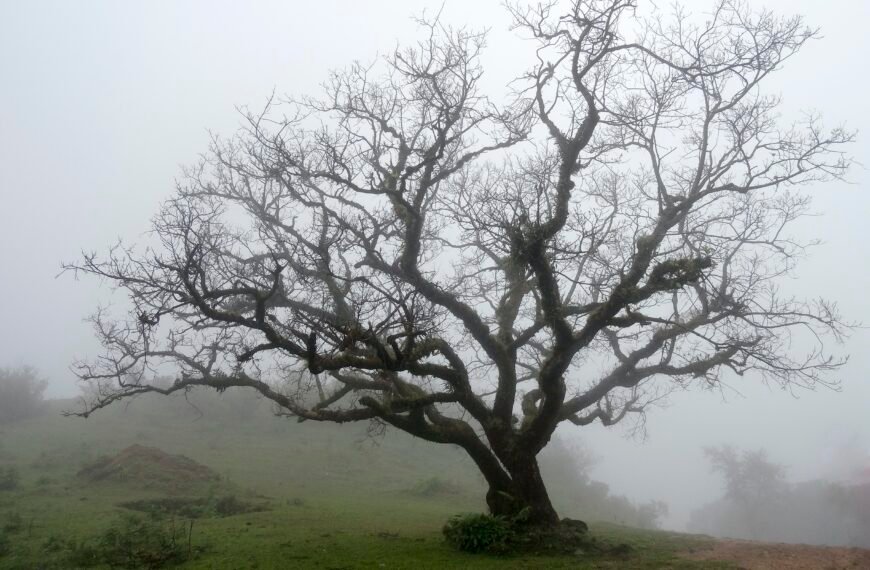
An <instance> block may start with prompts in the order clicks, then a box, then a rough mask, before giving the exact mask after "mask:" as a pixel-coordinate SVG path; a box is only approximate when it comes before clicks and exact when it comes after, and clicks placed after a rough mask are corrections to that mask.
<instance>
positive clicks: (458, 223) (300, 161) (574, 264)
mask: <svg viewBox="0 0 870 570" xmlns="http://www.w3.org/2000/svg"><path fill="white" fill-rule="evenodd" d="M634 4H635V2H634V1H633V0H574V1H573V2H568V3H558V2H552V3H548V4H543V5H534V6H530V7H526V6H510V7H509V10H510V11H511V14H512V15H513V18H514V22H515V27H516V30H517V31H518V33H520V34H522V35H524V36H526V37H527V39H528V42H529V44H528V45H530V53H531V54H532V55H533V56H534V61H536V62H537V63H536V64H535V65H534V66H533V67H532V68H531V69H530V70H528V71H526V72H525V73H523V74H522V75H520V76H519V77H518V78H517V80H516V81H515V82H514V83H512V84H511V87H510V94H509V96H508V97H501V98H499V99H496V98H492V97H487V96H486V95H485V94H484V93H483V88H482V77H483V69H482V68H481V65H480V54H481V50H482V49H483V47H484V35H483V34H480V33H475V32H471V31H468V30H466V29H454V28H450V27H448V26H446V25H444V24H443V23H441V22H438V21H428V22H422V29H423V31H424V37H423V39H422V40H421V41H420V42H419V43H417V44H416V45H414V46H413V47H410V48H405V49H398V50H397V51H395V53H393V54H391V56H389V57H387V58H385V59H384V60H383V61H379V62H378V63H376V64H374V65H372V66H370V67H366V66H362V65H353V66H351V67H350V68H348V69H346V70H344V71H340V72H337V73H334V74H332V75H331V76H330V78H329V80H328V83H327V86H326V91H325V95H324V96H322V97H321V98H316V99H314V98H305V99H293V100H286V101H278V100H276V99H274V98H273V100H272V101H270V103H269V105H268V106H267V107H266V108H265V110H264V111H263V112H261V113H248V114H247V115H246V119H247V121H246V123H245V125H246V126H245V128H243V129H242V130H241V132H239V133H238V135H237V136H234V137H233V138H231V139H230V140H223V139H219V138H215V139H214V142H213V145H212V147H211V149H210V151H209V153H208V154H207V156H206V157H205V158H204V159H203V160H202V162H201V163H200V164H198V165H196V166H195V167H193V168H190V169H189V170H188V171H187V172H186V173H185V174H186V176H185V177H184V179H183V181H182V182H181V183H180V184H179V185H178V188H177V192H176V194H175V195H174V197H173V198H171V199H169V200H168V201H166V202H165V204H164V205H163V207H162V209H161V210H160V212H159V214H158V215H157V216H156V218H155V221H154V236H155V240H156V241H157V242H158V243H155V244H152V245H151V246H150V247H140V248H136V247H126V246H123V245H119V246H116V247H115V248H113V249H112V250H111V251H110V252H109V253H108V254H107V255H105V256H98V255H85V256H84V259H83V260H82V261H81V262H79V263H76V264H73V266H71V267H72V268H74V269H76V270H79V271H84V272H85V273H90V274H94V275H97V276H100V277H103V278H105V279H107V280H109V281H110V282H112V283H113V284H115V285H116V286H118V287H119V288H121V289H122V290H124V291H125V292H126V294H127V295H128V296H129V300H130V302H131V312H130V314H129V317H128V318H127V319H121V320H116V319H112V318H110V317H109V316H108V315H105V314H98V315H97V316H96V317H95V318H94V323H95V327H96V331H97V334H98V336H99V339H100V340H101V341H102V343H103V345H104V347H105V353H104V354H103V355H102V356H101V357H100V358H98V359H96V360H94V361H91V362H87V363H82V364H80V365H79V372H80V375H81V377H82V378H84V379H87V380H90V381H91V382H92V384H93V385H94V387H95V388H94V389H93V390H92V391H91V392H90V394H91V395H92V399H90V400H89V401H88V402H87V407H86V409H85V411H84V412H83V415H87V414H89V413H91V412H93V411H94V410H96V409H98V408H102V407H104V406H107V405H110V404H111V403H112V402H115V401H118V400H121V399H124V398H128V397H131V396H135V395H138V394H143V393H147V392H157V393H161V394H170V393H173V392H179V391H187V390H190V389H192V388H194V387H210V388H214V389H217V390H219V391H220V390H224V389H226V388H228V387H250V388H251V389H253V390H256V391H258V392H259V393H260V394H262V395H263V396H265V397H266V398H268V399H270V400H272V401H273V402H274V403H275V404H276V405H277V407H278V408H279V409H280V410H281V412H282V413H286V414H288V415H292V416H296V417H298V418H299V419H300V420H310V421H332V422H349V421H374V422H378V423H380V424H383V425H389V426H393V427H395V428H398V429H400V430H404V431H406V432H408V433H411V434H413V435H415V436H417V437H420V438H423V439H425V440H428V441H431V442H436V443H445V444H452V445H456V446H459V447H461V448H462V449H464V450H465V451H466V452H467V453H468V454H469V455H470V456H471V458H472V459H473V460H474V461H475V463H476V465H477V466H478V467H479V468H480V471H481V473H482V474H483V476H484V477H485V478H486V481H487V483H488V485H489V492H488V493H487V503H488V505H489V508H490V510H491V511H492V512H493V513H497V514H510V513H516V512H518V511H524V512H525V513H527V514H530V520H531V521H532V522H536V523H541V524H552V523H555V522H556V521H557V520H558V518H557V515H556V512H555V510H554V509H553V506H552V505H551V503H550V500H549V498H548V496H547V491H546V487H545V485H544V482H543V481H542V479H541V475H540V472H539V470H538V466H537V462H536V456H537V454H538V453H539V452H540V451H541V449H542V448H543V447H544V446H546V445H547V442H548V441H549V440H550V438H551V437H552V435H553V432H554V430H555V429H556V428H557V426H559V424H561V423H563V422H570V423H573V424H576V425H579V426H583V425H587V424H590V423H592V422H595V421H600V422H602V423H604V424H606V425H611V424H614V423H617V422H619V421H620V420H622V419H624V418H626V417H640V416H642V414H643V413H644V410H645V409H646V408H647V407H648V406H649V405H650V404H651V403H653V402H655V401H656V400H658V399H660V398H662V397H664V396H666V395H667V393H668V392H669V391H671V390H673V389H675V388H677V387H685V386H689V385H700V386H708V387H709V386H716V385H717V383H718V382H719V378H720V375H721V374H722V373H723V372H725V371H730V373H736V374H740V375H743V374H748V375H751V376H752V377H753V378H760V377H764V378H766V379H767V380H768V381H774V382H778V383H781V384H782V385H784V386H813V385H817V384H819V383H829V382H830V380H829V379H828V378H827V376H826V373H827V372H828V371H830V370H832V369H834V368H836V367H837V366H839V365H840V364H841V361H839V360H836V359H833V358H832V357H830V356H829V355H828V353H827V352H826V351H825V350H824V346H823V343H822V341H823V339H825V338H835V339H836V338H838V337H839V335H841V334H842V333H843V332H844V329H845V328H846V325H844V323H843V322H842V321H841V319H840V317H839V316H838V315H837V313H836V310H835V307H834V306H833V305H831V304H829V303H826V302H824V301H821V300H818V301H806V302H805V301H801V300H796V299H792V298H789V297H787V296H784V295H782V294H781V293H780V292H779V291H778V289H777V281H778V279H779V278H780V277H781V276H783V275H784V274H787V273H788V272H789V271H790V270H791V269H792V266H793V263H794V261H795V259H796V258H798V257H799V256H800V254H801V253H802V252H803V251H804V248H805V247H806V245H808V244H804V243H799V242H798V241H795V240H794V239H792V237H790V234H789V233H788V225H789V223H790V222H792V221H793V220H795V219H796V218H798V217H799V216H801V215H802V214H803V213H805V211H806V208H807V204H808V201H807V198H806V197H805V195H803V194H800V193H797V192H796V191H795V189H796V187H799V186H805V185H808V184H813V183H817V182H821V181H825V180H830V179H832V178H838V177H841V176H842V175H843V174H844V172H845V170H846V168H847V167H848V162H849V159H848V157H846V156H845V155H844V154H843V153H844V150H845V147H844V145H845V144H847V143H849V142H850V140H851V138H852V135H851V134H850V133H849V132H847V131H844V130H842V129H832V130H826V129H824V128H823V127H822V126H821V125H820V123H819V121H818V119H817V117H815V116H811V115H807V116H805V117H804V118H803V119H802V120H800V121H798V122H796V123H794V124H790V125H783V124H780V120H779V118H778V116H777V107H778V104H779V99H778V97H776V96H773V95H769V94H766V93H765V91H764V90H763V86H764V85H765V82H766V80H767V79H768V78H769V76H770V75H771V74H772V73H773V72H775V71H777V70H778V69H780V67H781V66H782V65H783V63H784V62H786V60H788V59H789V58H791V57H792V56H793V55H794V54H795V53H796V52H797V51H798V50H799V49H801V48H802V47H803V46H804V44H805V43H807V42H808V41H809V40H811V39H812V38H813V37H814V36H815V31H814V30H812V29H809V28H807V27H806V26H805V25H804V24H803V23H802V21H801V19H800V18H779V17H776V16H774V15H772V14H770V13H765V12H761V13H759V12H753V11H752V10H750V9H748V7H747V6H745V5H744V4H743V3H741V2H739V1H738V0H720V1H719V2H718V3H717V4H715V5H714V6H713V7H712V8H711V9H710V10H709V11H706V12H704V13H703V14H700V15H698V16H697V17H696V16H694V15H692V14H690V13H688V12H687V11H682V10H680V9H677V10H675V11H672V12H669V13H668V14H666V15H665V14H659V13H653V15H652V16H650V17H645V16H641V15H640V14H638V12H637V11H636V7H635V6H634ZM167 365H171V366H174V370H175V371H176V372H177V377H176V379H175V381H174V383H170V384H166V383H156V384H155V383H153V382H151V383H149V382H150V380H149V379H151V378H153V377H154V376H155V374H156V372H155V371H157V370H160V369H163V370H165V366H167ZM161 367H164V368H161ZM638 415H640V416H638Z"/></svg>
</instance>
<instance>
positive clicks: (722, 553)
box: [686, 540, 870, 570]
mask: <svg viewBox="0 0 870 570" xmlns="http://www.w3.org/2000/svg"><path fill="white" fill-rule="evenodd" d="M686 558H689V559H691V560H724V561H729V562H734V563H735V564H737V565H738V567H739V568H742V569H745V570H841V569H849V570H855V569H862V570H865V569H870V550H865V549H863V548H845V547H833V546H811V545H807V544H782V543H767V542H754V541H750V540H716V541H715V542H713V543H712V545H711V547H710V548H704V549H697V550H694V551H692V552H690V553H689V554H687V555H686Z"/></svg>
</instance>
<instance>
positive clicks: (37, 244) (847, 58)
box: [0, 0, 870, 527]
mask: <svg viewBox="0 0 870 570" xmlns="http://www.w3.org/2000/svg"><path fill="white" fill-rule="evenodd" d="M657 1H658V2H659V3H660V4H661V3H663V0H657ZM643 3H644V0H641V4H643ZM750 3H751V4H752V5H754V6H758V7H762V6H766V7H770V8H772V9H774V10H775V11H777V12H779V13H782V14H790V13H800V14H803V15H805V16H806V17H807V21H808V22H809V23H810V24H812V25H814V26H820V27H821V28H822V33H823V35H824V36H825V37H824V39H823V40H822V41H819V42H814V43H812V44H811V45H809V46H808V47H807V48H806V49H805V50H804V51H803V52H802V53H801V54H799V56H798V57H797V58H796V59H794V60H792V61H791V62H790V64H789V65H788V66H787V68H786V69H785V70H784V71H783V72H782V73H780V74H779V75H778V77H777V79H776V80H775V81H776V89H779V90H780V91H781V92H782V94H783V95H784V97H785V100H786V105H787V106H786V108H787V109H788V110H789V112H795V111H797V110H800V109H817V110H820V111H822V112H823V114H824V116H825V118H826V122H827V123H828V124H831V125H834V124H839V123H846V124H847V125H848V126H849V127H850V128H854V129H858V130H859V141H858V143H857V144H856V145H855V146H854V147H853V154H854V156H855V157H856V158H858V160H859V161H863V162H865V163H867V164H868V165H870V160H868V155H870V152H868V150H870V143H868V141H870V138H868V135H867V133H870V111H868V103H867V100H868V95H870V83H868V79H867V73H868V71H870V66H868V63H867V60H868V58H870V35H868V34H867V33H866V30H865V27H866V23H867V22H868V21H870V1H868V0H826V1H825V2H819V1H815V0H813V1H811V0H800V1H795V0H792V1H789V0H754V1H751V2H750ZM686 4H687V5H688V6H690V7H692V8H693V9H697V10H702V9H703V8H705V7H706V6H708V2H707V1H706V0H688V1H687V2H686ZM440 6H441V0H431V1H430V0H404V1H399V0H378V1H377V2H375V1H369V2H354V1H349V0H345V1H339V0H320V1H318V2H298V1H297V2H278V1H274V2H268V1H248V2H230V1H220V2H218V1H199V2H193V1H178V2H170V1H148V2H146V1H139V2H132V1H128V2H116V1H109V0H106V1H96V0H93V1H89V2H81V1H79V2H74V1H64V0H61V1H56V2H45V1H39V0H18V1H14V0H0V272H2V273H0V276H2V279H0V307H2V309H3V311H2V317H0V366H4V365H5V366H8V365H18V364H32V365H34V366H37V367H38V368H39V369H40V370H41V371H42V372H43V373H44V374H45V375H46V376H47V377H49V378H50V379H51V381H52V386H51V393H52V394H53V395H70V394H72V393H74V391H75V385H74V381H73V378H72V375H71V374H70V373H69V372H68V366H69V364H70V362H72V361H73V360H74V359H75V358H76V357H81V356H87V355H89V354H90V355H93V354H95V352H96V349H97V345H96V343H95V341H94V340H93V337H92V335H91V332H90V329H89V327H88V326H87V325H86V324H85V323H84V322H83V318H84V317H85V316H86V315H87V314H88V313H90V312H91V311H92V310H93V309H94V307H96V305H97V304H99V303H105V302H107V300H108V298H109V295H108V289H107V288H106V287H102V288H100V286H99V284H98V283H96V282H94V281H93V280H85V281H81V282H76V281H74V280H73V279H72V278H71V277H70V276H68V275H66V276H61V277H60V278H55V275H56V274H57V273H58V272H59V266H60V263H61V261H70V260H74V259H76V258H77V257H78V256H79V252H80V251H81V250H82V249H85V250H97V251H101V250H105V248H106V246H107V245H109V244H110V243H111V242H113V241H115V240H116V239H117V238H119V237H122V238H124V239H127V240H132V241H135V240H137V239H139V238H140V237H141V235H142V233H143V232H145V231H146V230H147V229H148V224H149V219H150V217H151V215H152V214H153V213H155V212H156V210H157V207H158V205H159V202H160V200H161V198H163V197H166V196H168V195H169V194H170V193H171V192H172V189H173V181H174V178H175V177H176V176H177V175H178V174H179V169H180V166H181V165H183V164H185V163H191V162H193V161H195V160H196V158H197V156H198V153H200V152H202V151H204V150H205V149H206V146H207V141H208V133H207V130H209V129H210V130H213V131H214V132H217V133H223V134H230V133H232V132H233V131H234V130H235V128H236V126H237V125H238V124H239V116H238V114H237V113H236V112H235V111H234V108H235V107H236V106H239V105H250V106H252V107H257V106H259V105H261V104H262V102H263V101H264V99H265V97H266V96H267V95H268V94H269V93H271V91H272V90H273V89H275V90H276V91H277V92H278V93H293V94H315V93H316V92H317V89H318V84H319V83H320V82H321V81H323V80H324V79H325V78H326V74H327V71H328V70H329V69H331V68H336V67H342V66H344V65H346V64H348V63H350V62H351V61H352V60H354V59H361V60H363V61H370V60H371V59H372V58H374V57H375V56H376V54H377V53H384V52H386V51H389V50H390V49H391V48H392V47H393V46H394V45H395V42H396V41H397V40H405V41H407V40H408V39H411V38H413V37H414V35H415V32H416V28H415V25H414V23H413V22H412V21H411V19H410V17H411V16H413V15H417V14H419V13H420V12H421V11H422V10H423V9H424V8H426V7H428V9H429V10H430V11H437V10H438V9H439V7H440ZM443 18H444V20H445V21H446V22H448V23H453V24H457V25H461V24H468V25H470V26H472V27H489V28H491V29H492V35H491V36H490V38H491V39H490V48H489V50H488V51H487V54H486V56H485V63H486V65H487V66H488V67H487V69H488V74H489V79H488V85H490V86H492V87H493V88H495V89H499V88H502V87H503V86H504V84H505V83H506V81H507V80H508V79H509V78H511V77H513V76H514V75H515V74H517V73H519V72H520V71H522V65H521V64H520V65H517V62H518V60H522V59H523V57H527V54H526V52H523V51H522V44H520V43H518V42H517V41H516V40H513V39H511V35H510V33H509V32H507V25H508V18H507V17H506V14H505V12H504V10H503V9H502V8H501V7H500V3H499V2H497V1H495V0H477V1H475V2H471V1H470V0H466V1H465V2H460V1H459V0H446V2H445V7H444V11H443ZM850 179H851V181H852V182H853V184H852V185H846V184H829V185H825V186H819V187H817V188H814V189H812V191H813V195H814V196H815V202H814V203H815V209H816V210H817V211H819V212H822V213H823V214H824V215H823V216H822V217H818V218H813V219H811V220H808V221H806V222H804V223H803V224H801V226H800V228H799V230H796V231H800V232H801V236H802V237H817V238H821V239H822V240H824V242H825V244H824V245H823V246H821V247H819V248H817V249H816V250H814V251H813V252H812V254H811V257H810V258H809V259H807V260H806V261H805V262H804V263H803V264H802V265H801V267H800V272H799V278H798V279H796V280H794V281H792V282H790V283H788V284H786V287H787V288H788V289H789V290H792V291H794V292H796V293H799V294H801V295H805V296H818V295H823V296H825V297H827V298H829V299H833V300H836V301H838V302H839V303H840V306H841V308H842V310H843V312H844V313H845V314H846V315H847V316H848V317H849V318H851V319H853V320H855V321H863V322H864V323H867V324H870V300H868V294H870V256H868V253H870V246H868V238H870V230H868V224H870V193H868V192H870V189H868V188H867V182H868V179H870V178H868V174H867V171H866V169H865V168H863V167H858V168H856V169H855V170H854V171H853V172H852V174H851V176H850ZM843 352H844V353H849V354H851V356H852V358H851V361H850V363H849V365H848V366H847V367H846V368H845V369H844V370H843V372H842V374H841V375H840V378H841V379H842V381H843V391H842V392H839V393H835V392H830V391H819V392H805V393H801V394H799V396H800V397H799V398H795V397H793V396H791V395H789V394H787V393H781V392H779V391H778V390H768V389H767V388H765V387H763V386H759V385H758V383H757V382H756V380H757V379H754V378H746V379H742V380H741V381H740V382H735V383H734V384H733V386H734V387H735V388H736V389H737V390H739V392H741V393H742V394H743V397H741V396H738V395H737V394H736V393H732V394H731V395H729V397H728V400H727V402H723V401H722V397H721V395H718V394H716V395H714V394H709V393H698V392H690V393H684V394H679V395H678V396H676V397H674V398H672V399H671V404H670V407H669V408H668V409H666V410H657V411H653V413H652V414H651V416H650V421H649V424H648V427H649V438H648V439H647V440H646V441H645V442H640V441H637V440H630V439H626V437H625V433H624V430H620V429H616V430H609V431H608V430H604V429H603V428H598V427H596V428H590V429H584V430H576V431H570V432H567V433H570V434H571V435H575V434H576V435H580V437H583V438H584V439H585V440H586V441H587V443H588V444H589V445H590V447H592V448H593V449H594V450H595V452H596V453H597V454H598V455H599V457H600V458H601V462H600V464H599V466H598V468H597V469H596V472H595V475H596V476H597V478H599V479H601V480H603V481H605V482H607V483H609V484H610V485H611V487H612V489H613V490H614V491H617V492H620V493H626V494H628V495H629V496H631V497H632V498H635V499H642V500H646V499H650V498H657V499H662V500H665V501H667V502H668V503H670V505H671V509H672V516H671V518H670V519H669V522H670V523H671V524H672V525H674V526H677V527H679V525H681V524H682V522H683V521H684V520H685V516H686V513H687V512H688V510H689V509H690V508H692V507H695V506H699V505H700V504H701V503H703V502H704V501H707V500H709V499H710V498H711V495H712V494H714V493H715V491H716V485H717V482H716V481H715V479H713V478H712V477H711V476H709V474H708V471H707V468H706V465H705V464H704V462H703V461H702V457H701V447H702V446H703V445H709V444H715V443H734V444H737V445H741V446H745V447H761V446H763V447H767V448H768V449H769V450H770V451H771V454H772V457H773V458H774V459H775V460H777V461H780V462H782V463H785V464H787V465H789V466H790V468H791V473H792V475H793V476H794V477H795V478H797V479H801V478H810V477H815V476H820V475H825V474H830V473H834V472H835V468H834V467H833V466H829V465H828V463H830V462H832V461H834V460H835V458H837V457H840V456H841V455H843V454H844V451H843V450H844V449H863V451H862V452H858V451H849V453H853V454H854V453H867V452H870V354H868V353H870V332H868V330H867V329H863V330H858V331H856V332H855V334H854V335H853V337H852V339H851V340H850V341H849V342H848V344H847V345H846V346H845V347H843Z"/></svg>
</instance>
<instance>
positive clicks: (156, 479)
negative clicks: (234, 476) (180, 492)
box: [77, 445, 220, 490]
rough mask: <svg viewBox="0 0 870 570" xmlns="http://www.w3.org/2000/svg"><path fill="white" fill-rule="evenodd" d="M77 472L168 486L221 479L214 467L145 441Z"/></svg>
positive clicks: (97, 479)
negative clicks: (170, 452) (151, 445)
mask: <svg viewBox="0 0 870 570" xmlns="http://www.w3.org/2000/svg"><path fill="white" fill-rule="evenodd" d="M77 476H78V477H79V478H80V479H83V480H85V481H88V482H94V483H96V482H103V481H112V482H120V483H130V484H135V485H138V486H143V487H146V488H160V489H165V490H176V489H188V488H190V487H193V486H196V485H199V484H202V483H209V482H214V481H218V480H219V479H220V476H219V475H218V474H217V473H216V472H215V471H214V470H212V469H211V468H209V467H206V466H205V465H203V464H201V463H197V462H196V461H194V460H193V459H191V458H189V457H186V456H184V455H171V454H169V453H166V452H165V451H163V450H160V449H157V448H156V447H147V446H144V445H131V446H130V447H127V448H126V449H123V450H121V451H120V452H118V453H117V454H116V455H114V456H110V457H102V458H100V459H98V460H96V461H95V462H93V463H91V464H89V465H87V466H85V467H84V468H83V469H82V470H81V471H79V472H78V475H77Z"/></svg>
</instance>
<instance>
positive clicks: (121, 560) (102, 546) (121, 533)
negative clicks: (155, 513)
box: [96, 515, 187, 568]
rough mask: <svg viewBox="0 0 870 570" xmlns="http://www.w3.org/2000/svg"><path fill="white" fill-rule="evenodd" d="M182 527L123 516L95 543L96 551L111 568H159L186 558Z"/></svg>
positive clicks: (184, 535) (184, 534)
mask: <svg viewBox="0 0 870 570" xmlns="http://www.w3.org/2000/svg"><path fill="white" fill-rule="evenodd" d="M186 538H187V533H186V532H185V529H184V527H183V526H181V525H179V526H177V527H176V526H175V525H174V524H171V525H168V526H167V525H164V524H161V523H159V522H157V521H154V520H146V519H144V518H141V517H137V516H133V515H126V516H124V517H122V519H121V522H120V524H117V525H113V526H112V528H110V529H109V530H107V531H106V532H105V533H104V534H103V536H102V537H101V538H100V540H99V541H98V544H97V547H96V550H97V553H98V555H99V557H100V559H101V561H102V562H103V563H105V564H108V565H109V566H111V567H113V568H143V567H144V568H160V567H162V566H166V565H167V564H170V563H175V562H181V561H182V560H184V558H185V556H186V548H185V546H184V545H185V540H186Z"/></svg>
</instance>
